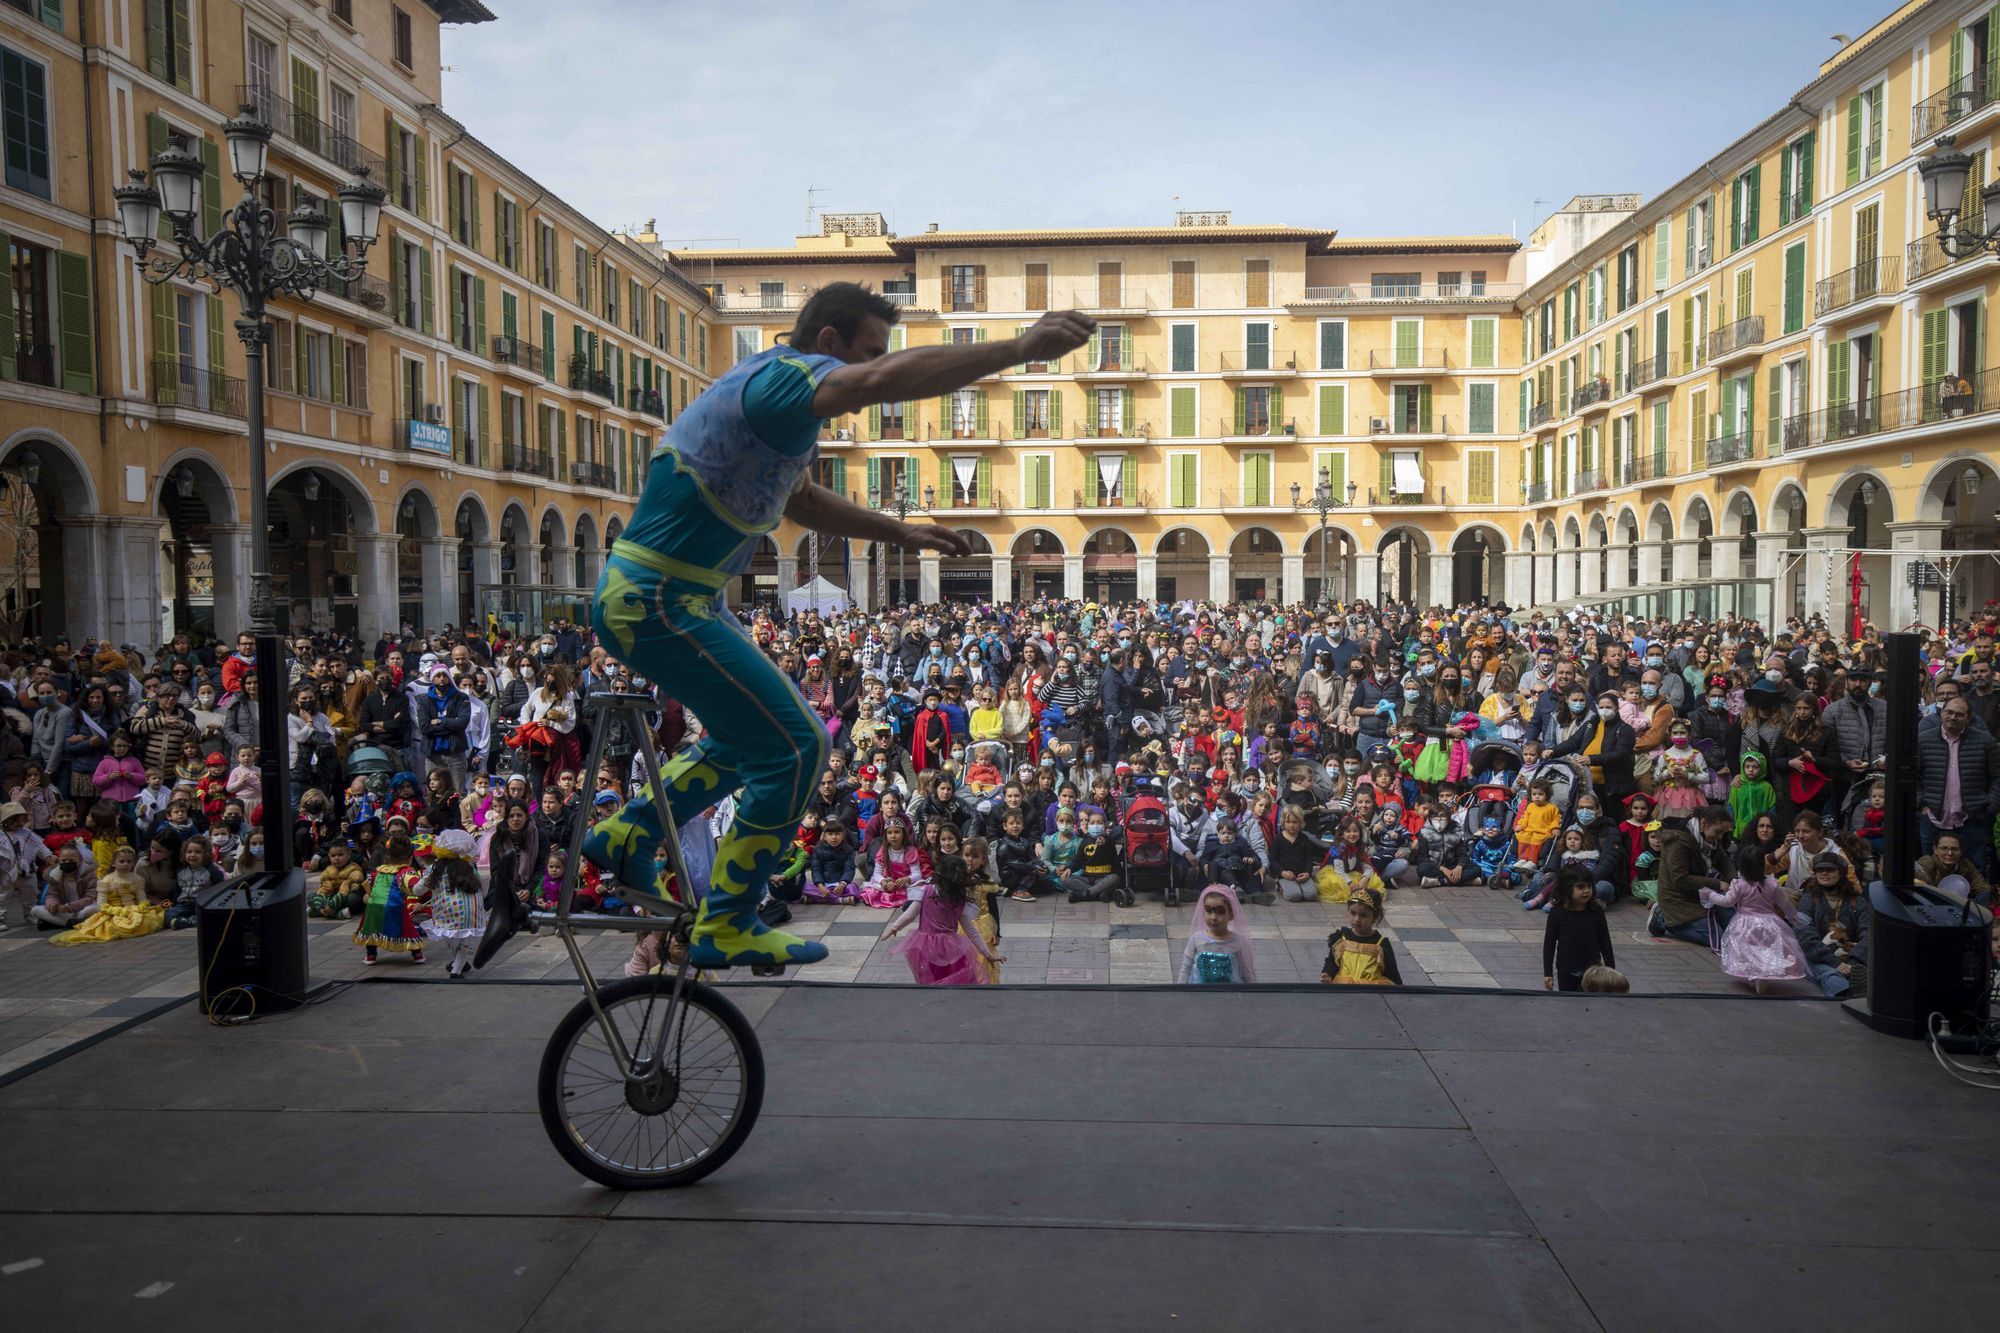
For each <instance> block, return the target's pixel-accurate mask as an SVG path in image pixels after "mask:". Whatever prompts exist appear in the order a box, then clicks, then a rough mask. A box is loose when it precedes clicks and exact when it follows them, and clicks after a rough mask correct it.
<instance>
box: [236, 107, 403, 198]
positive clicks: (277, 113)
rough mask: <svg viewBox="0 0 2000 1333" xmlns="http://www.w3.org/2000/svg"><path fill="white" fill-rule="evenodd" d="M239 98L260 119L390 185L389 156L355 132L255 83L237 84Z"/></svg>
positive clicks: (351, 168)
mask: <svg viewBox="0 0 2000 1333" xmlns="http://www.w3.org/2000/svg"><path fill="white" fill-rule="evenodd" d="M236 100H237V103H238V104H239V105H241V106H247V107H250V108H252V113H253V114H254V115H255V116H256V117H257V119H259V120H261V121H263V122H264V123H265V124H266V125H269V126H270V127H271V128H272V129H273V130H274V131H276V132H277V133H279V134H282V135H284V136H285V137H286V138H287V139H290V140H291V141H292V142H293V143H295V144H297V145H298V146H299V147H301V148H303V149H305V150H306V151H307V152H309V153H313V154H315V155H317V156H319V157H323V158H325V159H326V160H327V161H329V162H332V163H335V164H337V165H339V166H341V167H344V168H346V169H347V170H348V171H351V172H361V171H366V172H367V173H368V174H369V176H370V177H372V178H373V179H374V181H375V183H376V184H377V185H383V186H386V185H387V184H388V183H389V159H388V158H386V157H384V156H382V155H381V154H380V153H377V152H374V151H373V150H371V149H367V148H363V147H362V146H361V143H360V141H359V140H357V139H355V138H354V137H353V136H352V135H350V134H343V133H341V132H340V131H339V130H336V129H334V128H333V126H331V125H329V124H327V123H326V122H325V121H323V120H321V119H319V118H318V117H317V116H314V115H310V114H308V113H307V112H304V111H301V110H300V109H299V108H298V107H296V106H294V105H292V103H291V102H289V101H287V100H286V99H284V98H282V97H280V96H278V94H277V93H275V92H273V91H272V90H271V89H269V88H265V87H262V86H261V85H258V84H254V83H239V84H237V85H236Z"/></svg>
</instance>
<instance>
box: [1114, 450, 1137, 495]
mask: <svg viewBox="0 0 2000 1333" xmlns="http://www.w3.org/2000/svg"><path fill="white" fill-rule="evenodd" d="M1118 493H1119V494H1120V495H1122V496H1124V497H1125V503H1126V504H1127V505H1128V506H1130V505H1136V504H1138V503H1139V460H1138V459H1136V458H1134V457H1133V456H1132V455H1131V454H1129V453H1128V454H1126V455H1125V462H1124V465H1123V466H1122V467H1121V468H1120V469H1119V473H1118Z"/></svg>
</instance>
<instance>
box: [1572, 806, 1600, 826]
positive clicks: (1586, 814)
mask: <svg viewBox="0 0 2000 1333" xmlns="http://www.w3.org/2000/svg"><path fill="white" fill-rule="evenodd" d="M1576 822H1577V823H1579V824H1586V825H1588V824H1595V823H1596V822H1597V811H1595V810H1593V809H1591V808H1590V807H1589V806H1587V805H1586V806H1583V807H1582V808H1580V809H1579V810H1578V811H1577V812H1576Z"/></svg>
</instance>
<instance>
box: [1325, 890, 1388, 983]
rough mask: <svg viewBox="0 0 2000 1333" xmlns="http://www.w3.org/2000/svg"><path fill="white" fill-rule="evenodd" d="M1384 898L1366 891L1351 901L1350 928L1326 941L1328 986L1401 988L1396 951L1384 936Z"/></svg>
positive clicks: (1348, 909) (1326, 980)
mask: <svg viewBox="0 0 2000 1333" xmlns="http://www.w3.org/2000/svg"><path fill="white" fill-rule="evenodd" d="M1381 924H1382V895H1381V894H1379V893H1377V892H1376V891H1374V890H1373V889H1364V890H1362V891H1360V892H1358V893H1356V894H1354V895H1353V896H1351V897H1350V898H1348V900H1347V924H1346V925H1344V926H1342V927H1341V928H1340V929H1339V930H1336V931H1334V932H1333V933H1332V934H1331V935H1329V936H1327V937H1326V962H1325V963H1323V964H1321V965H1320V970H1319V979H1320V983H1321V984H1322V985H1327V986H1400V985H1402V984H1403V974H1402V973H1401V972H1400V971H1399V970H1398V969H1397V967H1396V950H1395V947H1394V946H1393V945H1391V944H1390V943H1389V940H1388V937H1387V936H1385V935H1383V934H1382V932H1381V930H1380V926H1381Z"/></svg>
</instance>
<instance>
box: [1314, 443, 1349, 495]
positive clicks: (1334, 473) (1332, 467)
mask: <svg viewBox="0 0 2000 1333" xmlns="http://www.w3.org/2000/svg"><path fill="white" fill-rule="evenodd" d="M1321 466H1322V467H1324V468H1325V469H1326V479H1327V483H1328V485H1329V486H1330V487H1331V489H1332V491H1333V497H1334V499H1336V500H1342V501H1344V500H1346V499H1347V455H1346V454H1344V453H1341V452H1339V451H1338V450H1328V451H1327V455H1326V458H1325V460H1324V461H1323V462H1322V463H1321ZM1313 484H1314V485H1315V486H1317V485H1318V484H1319V477H1318V475H1317V474H1315V475H1314V477H1313Z"/></svg>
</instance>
